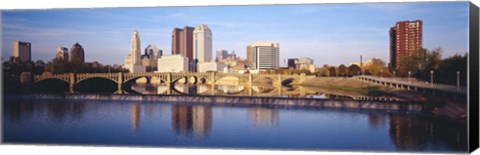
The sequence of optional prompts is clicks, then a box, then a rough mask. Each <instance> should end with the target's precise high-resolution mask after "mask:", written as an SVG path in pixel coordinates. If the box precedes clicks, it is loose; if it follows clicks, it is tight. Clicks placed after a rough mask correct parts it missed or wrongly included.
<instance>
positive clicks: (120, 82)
mask: <svg viewBox="0 0 480 155" xmlns="http://www.w3.org/2000/svg"><path fill="white" fill-rule="evenodd" d="M144 77H146V78H149V79H152V78H154V79H158V80H159V81H158V82H159V83H164V84H167V85H168V86H170V87H173V85H175V83H180V82H182V81H183V83H191V84H209V85H211V86H212V87H214V86H215V85H218V81H219V80H221V79H223V78H226V77H234V78H237V79H238V81H240V83H241V84H242V85H246V86H251V85H252V84H253V83H254V82H255V81H257V80H260V79H269V80H270V81H272V85H273V86H275V87H281V86H282V83H285V82H287V81H294V82H297V83H302V82H303V81H304V80H305V79H307V78H313V76H306V75H305V74H300V75H282V74H234V73H188V72H185V73H66V74H50V75H48V74H46V75H35V76H34V77H33V81H32V83H33V84H36V83H39V82H41V81H43V80H47V79H53V80H60V81H64V82H66V83H68V84H69V89H70V92H71V93H73V92H75V86H76V85H77V84H78V83H81V82H83V81H87V80H94V79H107V80H110V81H112V82H114V83H116V84H117V86H118V88H117V90H123V89H124V85H125V84H129V83H133V82H134V81H135V80H137V79H139V78H144Z"/></svg>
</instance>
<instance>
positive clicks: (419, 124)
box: [389, 115, 467, 150]
mask: <svg viewBox="0 0 480 155" xmlns="http://www.w3.org/2000/svg"><path fill="white" fill-rule="evenodd" d="M389 117H390V130H389V133H390V138H391V140H392V143H393V144H394V145H395V147H396V149H397V150H423V149H427V148H428V147H433V145H440V146H442V145H453V147H454V148H455V149H458V150H465V149H467V148H466V146H467V145H466V142H467V139H466V137H467V136H466V131H467V130H466V126H465V124H464V123H458V122H457V123H453V122H450V123H447V122H446V121H442V120H441V119H438V118H428V117H427V118H425V117H415V116H412V115H390V116H389ZM451 123H453V124H451ZM447 143H449V144H447ZM432 144H433V145H432Z"/></svg>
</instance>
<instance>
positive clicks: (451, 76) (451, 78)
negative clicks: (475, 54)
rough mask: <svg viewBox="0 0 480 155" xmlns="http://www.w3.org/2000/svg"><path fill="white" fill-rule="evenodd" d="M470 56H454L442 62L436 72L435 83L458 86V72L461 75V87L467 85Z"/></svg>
mask: <svg viewBox="0 0 480 155" xmlns="http://www.w3.org/2000/svg"><path fill="white" fill-rule="evenodd" d="M467 60H468V55H467V54H465V55H464V56H461V55H458V54H456V55H454V56H451V57H448V58H446V59H444V60H442V61H441V62H440V64H439V65H438V70H437V71H436V72H435V76H434V78H435V79H434V81H435V82H436V83H444V84H451V85H456V84H457V71H458V72H459V73H460V85H461V86H466V84H467V63H468V61H467Z"/></svg>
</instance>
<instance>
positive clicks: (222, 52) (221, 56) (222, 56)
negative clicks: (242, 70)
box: [216, 49, 228, 61]
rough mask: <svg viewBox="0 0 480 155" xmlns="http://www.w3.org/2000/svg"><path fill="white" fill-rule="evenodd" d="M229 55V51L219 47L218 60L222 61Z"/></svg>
mask: <svg viewBox="0 0 480 155" xmlns="http://www.w3.org/2000/svg"><path fill="white" fill-rule="evenodd" d="M227 56H228V51H227V50H224V49H218V50H217V59H216V60H217V61H221V60H223V59H226V58H227Z"/></svg>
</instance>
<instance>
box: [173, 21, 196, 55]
mask: <svg viewBox="0 0 480 155" xmlns="http://www.w3.org/2000/svg"><path fill="white" fill-rule="evenodd" d="M193 30H194V28H193V27H189V26H185V27H184V28H183V29H180V28H174V29H173V31H172V55H174V54H181V55H182V56H184V57H187V58H188V60H193Z"/></svg>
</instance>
